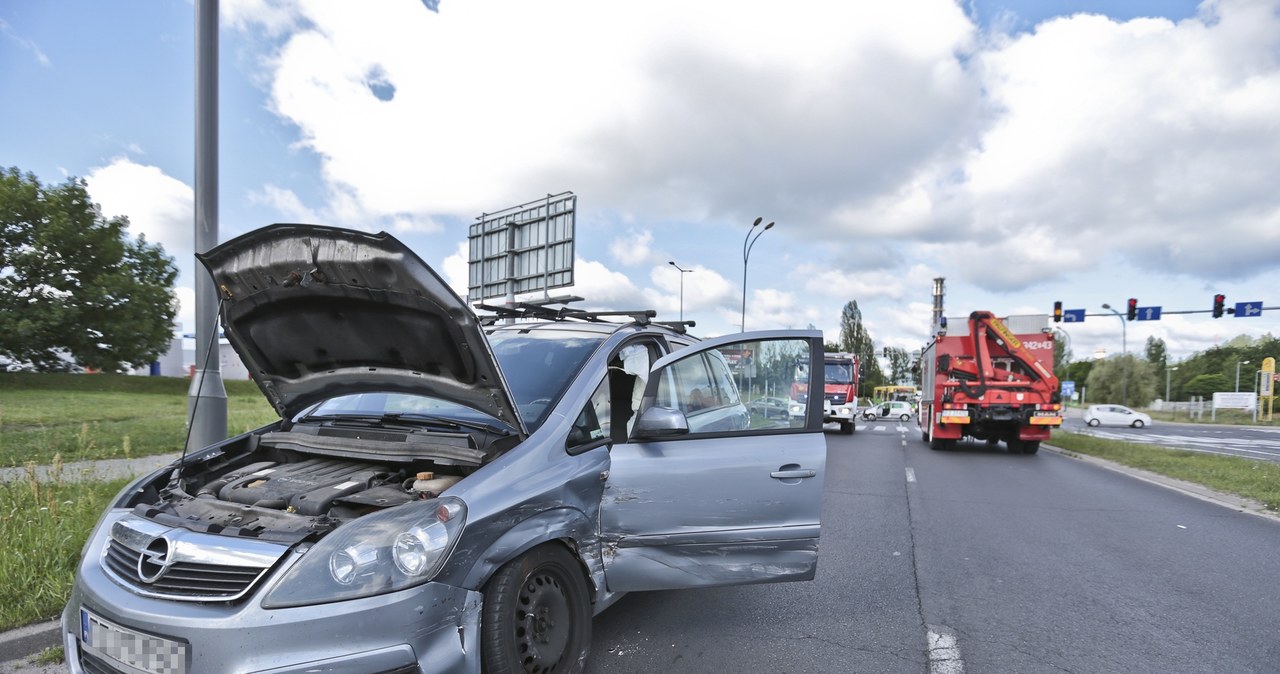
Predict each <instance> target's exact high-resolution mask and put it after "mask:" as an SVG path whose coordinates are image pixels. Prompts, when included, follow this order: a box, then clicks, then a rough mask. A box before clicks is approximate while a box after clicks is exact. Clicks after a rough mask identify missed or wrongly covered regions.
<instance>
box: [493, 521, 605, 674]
mask: <svg viewBox="0 0 1280 674" xmlns="http://www.w3.org/2000/svg"><path fill="white" fill-rule="evenodd" d="M590 650H591V600H590V597H589V592H588V589H587V583H586V580H585V578H584V577H583V575H582V568H581V566H580V565H579V564H578V561H577V560H576V559H574V558H573V556H572V555H570V554H569V552H568V551H567V550H565V549H564V548H563V547H561V546H559V545H556V544H548V545H543V546H539V547H537V548H534V549H533V550H530V551H529V552H527V553H525V554H524V555H523V556H521V557H518V558H516V559H513V560H511V561H510V562H507V563H506V564H504V565H502V567H501V568H499V569H498V571H497V573H495V574H493V577H492V578H490V579H489V582H488V583H486V584H485V587H484V612H483V618H482V628H481V645H480V651H481V654H482V655H483V660H484V671H485V672H489V673H491V674H497V673H501V674H509V673H516V672H581V671H582V668H583V663H585V662H586V659H587V654H588V653H589V652H590Z"/></svg>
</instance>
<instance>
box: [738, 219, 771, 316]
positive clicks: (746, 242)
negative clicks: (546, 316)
mask: <svg viewBox="0 0 1280 674" xmlns="http://www.w3.org/2000/svg"><path fill="white" fill-rule="evenodd" d="M763 220H764V218H756V221H755V222H753V223H751V229H749V230H747V238H745V239H743V240H742V331H743V332H746V331H747V259H748V258H750V257H751V249H752V248H755V247H756V241H757V240H758V239H759V238H760V235H762V234H764V232H765V230H766V229H769V228H770V227H773V223H772V222H770V223H769V224H767V225H765V226H764V228H763V229H760V230H757V229H756V227H759V226H760V223H761V221H763ZM752 234H754V235H755V236H752Z"/></svg>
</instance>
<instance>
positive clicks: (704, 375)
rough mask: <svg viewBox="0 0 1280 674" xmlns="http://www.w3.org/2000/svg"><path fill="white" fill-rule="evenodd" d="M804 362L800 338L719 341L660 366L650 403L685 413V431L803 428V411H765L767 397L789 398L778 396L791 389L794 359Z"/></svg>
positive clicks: (805, 356) (806, 353) (806, 356)
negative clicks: (718, 345) (708, 347)
mask: <svg viewBox="0 0 1280 674" xmlns="http://www.w3.org/2000/svg"><path fill="white" fill-rule="evenodd" d="M808 360H809V343H808V342H807V341H806V340H804V339H778V340H771V341H767V342H743V343H733V344H728V345H723V346H720V347H718V348H716V349H712V350H709V351H705V352H702V353H697V354H694V355H691V356H689V357H687V358H683V359H681V360H678V361H676V362H674V363H672V364H670V365H668V366H667V367H665V368H663V369H662V370H661V371H660V372H659V373H658V381H657V383H656V387H657V390H656V394H655V400H654V404H655V405H656V406H658V407H666V408H669V409H675V410H679V411H680V412H682V413H684V415H685V418H686V420H687V421H688V425H689V435H699V434H707V433H734V432H740V431H748V430H757V429H789V428H792V427H802V426H803V414H802V413H799V414H797V416H796V417H795V418H794V420H793V418H792V417H791V415H790V413H789V412H785V413H778V412H770V410H769V409H768V405H769V403H768V400H769V399H771V398H773V399H778V400H782V401H786V402H789V399H783V398H781V396H779V395H778V394H779V393H782V394H787V393H789V392H790V391H791V390H792V386H791V385H792V383H793V382H794V381H795V380H796V377H797V371H798V368H797V363H808ZM786 402H784V403H783V404H782V407H783V408H784V411H785V408H786V407H787V406H788V405H787V404H786Z"/></svg>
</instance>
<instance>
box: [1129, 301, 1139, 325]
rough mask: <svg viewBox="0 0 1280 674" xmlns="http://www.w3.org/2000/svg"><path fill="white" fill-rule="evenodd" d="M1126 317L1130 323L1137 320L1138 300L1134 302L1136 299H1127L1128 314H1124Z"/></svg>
mask: <svg viewBox="0 0 1280 674" xmlns="http://www.w3.org/2000/svg"><path fill="white" fill-rule="evenodd" d="M1126 315H1127V316H1128V317H1129V320H1131V321H1133V320H1137V318H1138V300H1136V299H1134V298H1132V297H1130V298H1129V313H1128V314H1126Z"/></svg>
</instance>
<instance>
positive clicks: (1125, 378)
mask: <svg viewBox="0 0 1280 674" xmlns="http://www.w3.org/2000/svg"><path fill="white" fill-rule="evenodd" d="M1102 308H1103V309H1106V310H1107V311H1110V312H1111V313H1113V314H1115V315H1116V318H1118V319H1120V353H1121V356H1120V367H1121V372H1122V375H1121V376H1122V380H1121V383H1120V391H1121V393H1120V397H1121V398H1122V399H1123V402H1121V403H1120V404H1121V405H1126V406H1127V405H1128V404H1129V328H1128V326H1127V325H1125V322H1124V316H1122V315H1121V314H1120V312H1119V311H1116V310H1115V309H1112V308H1111V305H1110V304H1104V305H1102Z"/></svg>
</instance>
